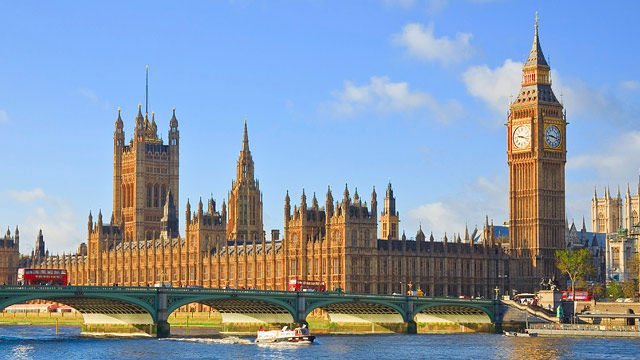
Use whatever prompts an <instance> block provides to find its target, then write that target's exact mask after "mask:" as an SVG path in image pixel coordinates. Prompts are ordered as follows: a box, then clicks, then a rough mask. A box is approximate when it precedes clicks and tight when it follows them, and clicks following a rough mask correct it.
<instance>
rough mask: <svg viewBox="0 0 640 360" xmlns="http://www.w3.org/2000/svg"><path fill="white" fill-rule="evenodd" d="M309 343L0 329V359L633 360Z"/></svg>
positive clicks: (566, 350) (538, 348) (439, 338)
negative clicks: (96, 334) (103, 336)
mask: <svg viewBox="0 0 640 360" xmlns="http://www.w3.org/2000/svg"><path fill="white" fill-rule="evenodd" d="M317 342H318V343H317V344H313V345H270V346H266V345H256V344H254V343H253V338H252V337H242V336H241V337H222V336H221V337H210V338H196V337H175V338H169V339H154V338H145V339H120V338H119V339H114V338H87V337H81V336H80V329H79V328H77V327H60V333H59V335H58V336H56V335H55V329H54V328H52V327H50V326H48V327H45V326H0V359H47V360H50V359H58V360H66V359H83V360H87V359H91V360H95V359H230V358H231V359H318V358H325V359H341V360H346V359H406V358H414V359H427V358H428V359H636V358H638V354H640V342H639V341H637V340H630V339H603V338H600V339H587V338H511V337H504V336H500V335H494V334H455V335H454V334H451V335H435V334H423V335H399V334H390V335H386V334H385V335H322V336H319V337H318V339H317Z"/></svg>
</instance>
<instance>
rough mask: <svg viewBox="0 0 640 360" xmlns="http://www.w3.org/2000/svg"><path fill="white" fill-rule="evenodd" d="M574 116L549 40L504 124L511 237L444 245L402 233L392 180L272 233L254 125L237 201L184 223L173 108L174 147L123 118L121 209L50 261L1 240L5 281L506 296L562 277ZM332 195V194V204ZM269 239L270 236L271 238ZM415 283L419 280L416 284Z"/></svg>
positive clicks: (536, 50) (292, 216) (41, 247)
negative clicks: (53, 275) (297, 284)
mask: <svg viewBox="0 0 640 360" xmlns="http://www.w3.org/2000/svg"><path fill="white" fill-rule="evenodd" d="M565 129H566V119H565V114H564V111H563V106H562V105H561V104H560V102H559V101H558V100H557V98H556V97H555V95H554V93H553V91H552V89H551V79H550V67H549V65H548V63H547V61H546V60H545V57H544V55H543V53H542V49H541V47H540V42H539V39H538V24H537V21H536V25H535V32H534V39H533V45H532V48H531V51H530V53H529V56H528V58H527V60H526V62H525V64H524V66H523V70H522V83H521V89H520V91H519V93H518V96H517V98H516V99H515V100H514V101H513V102H512V104H511V108H510V112H509V116H508V120H507V136H506V146H507V162H508V166H509V197H508V199H509V231H508V233H509V234H508V236H507V237H500V236H497V235H496V232H495V231H494V226H493V224H489V221H488V220H487V221H486V222H485V225H484V229H483V230H482V231H478V229H474V230H473V231H472V232H471V234H469V231H468V229H465V232H464V235H453V236H452V237H451V238H447V235H446V234H445V236H444V238H443V239H438V240H435V239H434V237H433V235H431V236H426V235H425V233H424V232H423V230H422V229H421V228H420V229H418V230H417V233H416V235H415V240H413V239H407V237H406V235H405V234H404V233H403V234H399V222H400V218H399V214H398V212H397V211H396V199H395V197H394V192H393V188H392V186H391V184H390V183H389V184H388V186H387V187H386V191H385V193H384V199H383V203H382V204H381V205H382V206H381V209H379V208H378V195H377V193H376V191H375V188H374V189H373V190H372V191H371V194H370V196H369V195H367V196H362V197H361V195H360V194H358V191H357V190H356V191H354V193H353V195H352V194H351V193H350V191H349V188H348V187H346V186H345V188H344V191H342V196H340V195H339V194H334V192H333V191H332V189H331V188H329V189H327V191H326V195H325V197H324V202H323V203H322V204H321V201H322V199H320V200H319V199H317V198H316V196H315V195H314V196H313V197H312V198H311V199H308V198H307V196H306V194H305V192H304V191H303V192H302V196H301V198H300V199H299V201H298V202H296V201H295V200H292V199H290V197H289V194H288V192H287V194H286V195H285V196H284V226H283V228H284V231H283V234H280V232H279V230H272V231H271V233H270V236H267V234H266V233H265V231H264V229H263V204H262V194H261V192H260V183H259V182H258V180H257V179H256V177H255V168H254V162H253V159H252V156H251V151H250V148H249V135H248V131H247V124H246V122H245V124H244V133H243V137H242V144H241V150H240V154H239V157H238V161H237V167H236V175H235V180H234V181H233V182H232V187H231V190H230V191H229V195H228V199H227V202H225V201H223V202H222V205H221V206H219V204H216V201H214V199H209V200H208V201H206V202H204V203H203V201H202V200H200V201H199V202H198V203H197V204H194V205H193V207H194V208H193V209H192V204H190V203H189V201H188V200H187V202H186V205H185V211H184V217H185V229H184V235H181V234H180V231H179V228H178V224H179V221H178V216H179V215H178V213H179V212H178V206H179V198H178V194H179V171H178V169H179V149H180V136H179V130H178V120H177V118H176V114H175V110H174V111H173V116H172V117H171V119H170V121H169V133H168V141H167V143H166V144H165V142H164V141H163V140H162V139H161V138H159V137H158V131H157V130H158V129H157V125H156V122H155V119H154V115H153V113H152V114H151V117H150V118H149V116H148V114H144V115H143V113H142V110H141V107H139V108H138V114H137V116H136V118H135V128H134V130H133V137H132V139H131V141H130V142H128V143H126V142H125V131H124V123H123V120H122V118H121V117H120V110H118V116H117V119H116V121H115V131H114V135H113V152H114V163H113V211H112V214H111V216H110V218H109V219H105V218H103V214H102V213H101V212H100V213H98V214H96V216H93V215H92V214H91V213H89V217H88V222H87V242H86V243H82V244H81V245H80V246H79V248H78V250H77V252H75V253H72V254H62V255H50V254H49V253H48V252H46V251H45V244H44V240H43V236H42V232H40V235H39V236H38V239H37V241H36V247H35V250H34V251H33V252H32V253H31V254H30V255H27V256H22V257H21V256H20V254H19V252H18V246H19V230H18V229H17V228H16V230H15V231H14V234H13V235H11V232H10V231H7V234H6V235H5V237H4V238H0V282H4V283H15V280H16V279H15V276H16V275H15V274H16V269H17V267H19V266H25V267H40V268H65V269H66V270H67V271H68V273H69V277H70V281H71V283H73V284H74V285H83V284H84V285H113V284H119V285H120V286H149V285H152V284H154V283H158V282H163V283H167V282H169V283H171V284H172V285H173V286H203V287H215V288H222V287H227V286H228V287H232V288H255V289H277V290H284V289H286V288H287V284H288V282H289V280H291V279H308V280H322V281H325V282H326V286H327V289H329V290H332V289H336V288H340V289H342V290H344V291H347V292H363V293H381V294H384V293H386V294H388V293H392V292H402V291H405V290H407V287H413V289H422V290H423V291H424V292H425V294H427V295H430V296H458V295H468V296H469V295H470V296H475V295H480V296H485V297H489V296H492V295H493V293H494V289H495V288H499V289H500V290H501V291H509V290H511V289H517V290H519V291H521V292H523V291H532V290H534V288H535V287H536V286H537V284H538V283H539V281H540V279H541V278H543V277H547V278H550V277H552V276H557V275H558V274H557V270H556V268H555V251H556V250H558V249H563V248H565V169H564V168H565V162H566V132H565ZM334 196H335V198H334ZM267 237H269V239H267ZM409 283H411V285H409Z"/></svg>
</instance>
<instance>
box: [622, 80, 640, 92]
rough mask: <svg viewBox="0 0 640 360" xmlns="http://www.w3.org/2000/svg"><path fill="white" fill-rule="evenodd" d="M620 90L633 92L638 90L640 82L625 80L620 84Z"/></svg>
mask: <svg viewBox="0 0 640 360" xmlns="http://www.w3.org/2000/svg"><path fill="white" fill-rule="evenodd" d="M620 88H621V89H622V90H626V91H634V90H638V89H640V82H638V81H636V80H625V81H621V82H620Z"/></svg>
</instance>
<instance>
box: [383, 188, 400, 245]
mask: <svg viewBox="0 0 640 360" xmlns="http://www.w3.org/2000/svg"><path fill="white" fill-rule="evenodd" d="M380 224H381V225H382V227H381V228H380V238H381V239H385V240H398V228H399V224H400V215H399V214H398V212H397V211H396V198H395V197H394V196H393V189H392V188H391V182H389V184H388V185H387V193H386V195H385V197H384V209H382V213H381V214H380Z"/></svg>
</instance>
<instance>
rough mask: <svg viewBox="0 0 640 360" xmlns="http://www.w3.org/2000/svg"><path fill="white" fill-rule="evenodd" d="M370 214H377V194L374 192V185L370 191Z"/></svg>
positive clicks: (373, 215)
mask: <svg viewBox="0 0 640 360" xmlns="http://www.w3.org/2000/svg"><path fill="white" fill-rule="evenodd" d="M371 216H372V217H374V218H375V217H376V216H378V194H376V187H375V186H374V187H373V191H371Z"/></svg>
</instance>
